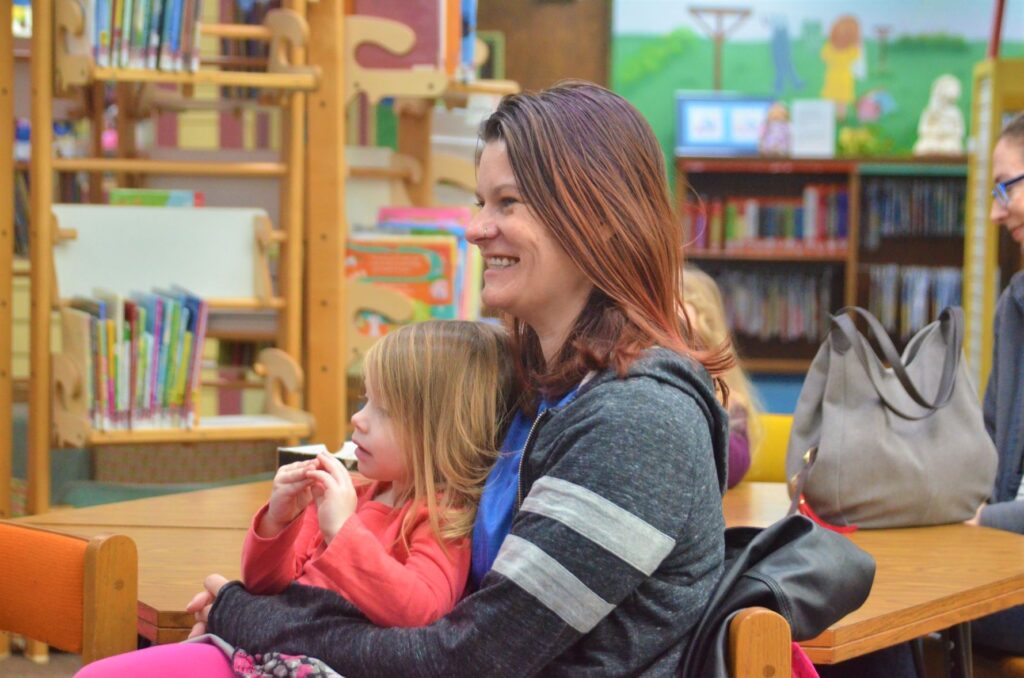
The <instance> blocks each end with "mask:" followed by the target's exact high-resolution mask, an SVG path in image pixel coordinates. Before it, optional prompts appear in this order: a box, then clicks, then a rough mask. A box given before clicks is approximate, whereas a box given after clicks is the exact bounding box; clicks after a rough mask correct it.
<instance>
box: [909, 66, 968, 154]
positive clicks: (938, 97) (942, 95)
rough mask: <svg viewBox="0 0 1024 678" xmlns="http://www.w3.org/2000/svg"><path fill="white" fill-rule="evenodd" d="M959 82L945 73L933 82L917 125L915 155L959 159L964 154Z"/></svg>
mask: <svg viewBox="0 0 1024 678" xmlns="http://www.w3.org/2000/svg"><path fill="white" fill-rule="evenodd" d="M959 100H960V81H959V80H958V79H957V78H956V76H954V75H950V74H949V73H946V74H944V75H940V76H939V77H937V78H935V82H933V83H932V94H931V96H930V97H929V98H928V105H927V106H925V108H924V110H923V111H921V119H920V121H918V123H917V143H916V144H914V155H960V154H962V153H963V152H964V116H963V113H961V112H960V108H959V107H958V106H957V101H959Z"/></svg>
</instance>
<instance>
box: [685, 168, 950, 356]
mask: <svg viewBox="0 0 1024 678" xmlns="http://www.w3.org/2000/svg"><path fill="white" fill-rule="evenodd" d="M675 169H676V182H677V184H676V200H677V204H678V207H679V211H680V214H686V213H687V212H688V211H691V210H692V209H693V208H694V206H695V205H696V206H697V207H698V209H700V210H702V211H703V213H704V214H707V213H708V212H709V210H710V205H711V203H712V202H714V201H716V200H724V199H727V198H733V199H741V200H745V199H748V198H760V199H764V198H772V199H774V198H783V199H790V200H794V201H795V200H799V199H800V198H801V196H802V195H803V191H804V188H805V187H806V186H807V185H809V184H814V185H823V186H832V187H836V188H837V189H841V190H845V192H846V194H847V198H846V205H845V209H846V214H845V222H846V242H845V246H843V245H837V244H834V243H833V244H832V245H830V246H829V247H817V246H816V247H801V246H799V245H791V246H788V247H786V246H773V247H731V248H718V249H714V248H709V249H698V248H694V247H688V248H687V250H686V259H687V261H688V262H691V263H693V264H695V265H697V266H698V267H701V268H704V269H705V270H707V271H708V272H709V273H711V274H712V275H713V276H714V275H715V274H716V273H721V272H724V271H742V270H763V271H772V272H802V273H805V274H807V275H810V276H815V275H821V276H822V278H823V279H827V278H825V271H826V270H828V271H830V275H831V281H832V282H831V300H832V304H831V305H832V308H831V309H830V310H831V311H835V310H838V309H839V308H840V307H842V306H845V305H854V304H860V305H867V303H868V299H867V280H868V277H867V272H866V270H865V267H866V266H869V265H873V264H881V263H894V264H899V265H945V266H959V265H960V262H961V261H962V259H963V238H962V236H957V237H950V238H922V237H909V238H908V237H894V238H883V239H882V242H881V243H880V246H879V247H878V248H877V249H868V248H865V247H864V245H863V242H862V237H861V236H862V229H863V214H862V201H863V199H864V190H863V184H864V182H865V181H869V180H873V179H875V178H878V177H882V178H892V179H893V180H900V179H903V178H918V179H922V180H926V181H927V180H928V179H929V178H932V177H937V178H949V177H964V176H965V175H966V166H965V164H964V159H962V158H936V159H916V158H915V159H865V160H857V159H821V160H818V159H790V158H785V159H780V158H698V157H678V158H676V160H675ZM698 196H699V197H698ZM736 342H737V345H738V348H739V350H740V353H741V355H742V356H743V364H744V367H746V368H747V369H748V370H750V371H752V372H761V373H791V374H801V373H804V372H806V370H807V368H808V367H809V366H810V362H811V359H812V358H813V357H814V355H815V353H816V352H817V350H818V347H819V345H820V341H819V340H818V339H817V338H814V339H800V340H792V341H782V340H779V339H769V340H763V339H760V338H758V337H754V336H749V335H745V334H743V333H739V332H738V333H737V334H736Z"/></svg>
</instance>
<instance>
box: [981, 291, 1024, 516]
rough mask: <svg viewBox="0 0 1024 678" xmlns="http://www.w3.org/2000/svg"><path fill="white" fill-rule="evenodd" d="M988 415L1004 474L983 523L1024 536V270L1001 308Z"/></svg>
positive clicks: (999, 473)
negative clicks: (1021, 496) (1022, 495)
mask: <svg viewBox="0 0 1024 678" xmlns="http://www.w3.org/2000/svg"><path fill="white" fill-rule="evenodd" d="M984 411H985V428H987V429H988V433H989V435H990V436H992V440H993V442H995V444H996V450H997V451H998V452H999V470H998V471H997V472H996V483H995V487H994V488H993V491H992V499H991V502H992V503H991V504H989V505H988V506H986V507H985V509H984V510H983V511H982V512H981V524H982V525H985V526H987V527H997V528H999V529H1001V530H1007V531H1010V532H1016V533H1018V534H1024V501H1015V499H1016V498H1017V490H1018V488H1019V487H1020V480H1021V471H1022V468H1021V467H1022V463H1024V271H1021V272H1019V273H1017V274H1015V275H1014V276H1013V278H1012V279H1011V280H1010V284H1009V286H1008V287H1007V288H1006V289H1005V290H1003V293H1002V295H1001V296H1000V297H999V304H998V306H997V307H996V320H995V347H994V349H993V351H992V372H991V373H990V374H989V377H988V385H987V386H986V387H985V409H984Z"/></svg>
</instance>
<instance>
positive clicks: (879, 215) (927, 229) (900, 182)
mask: <svg viewBox="0 0 1024 678" xmlns="http://www.w3.org/2000/svg"><path fill="white" fill-rule="evenodd" d="M863 185H864V192H863V196H864V199H863V204H862V207H861V213H862V214H863V217H862V223H863V225H864V228H863V229H862V231H863V235H862V241H863V243H864V247H866V248H867V249H869V250H876V249H878V248H879V247H880V246H881V240H882V238H898V237H907V236H924V237H937V238H942V237H962V236H963V234H964V205H965V203H966V197H967V196H966V194H967V185H966V183H965V182H964V180H963V179H958V178H934V177H930V178H927V179H925V178H920V179H904V178H893V177H884V178H882V177H879V178H866V179H864V182H863Z"/></svg>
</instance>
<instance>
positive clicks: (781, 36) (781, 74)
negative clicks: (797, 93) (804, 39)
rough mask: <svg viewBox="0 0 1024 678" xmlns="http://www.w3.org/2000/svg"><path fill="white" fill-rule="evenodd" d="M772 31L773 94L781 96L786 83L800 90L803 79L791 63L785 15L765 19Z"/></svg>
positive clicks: (791, 57) (790, 46)
mask: <svg viewBox="0 0 1024 678" xmlns="http://www.w3.org/2000/svg"><path fill="white" fill-rule="evenodd" d="M765 23H767V24H768V27H769V28H771V31H772V62H773V63H774V64H775V96H776V97H781V96H782V95H783V93H784V92H785V91H786V83H787V82H788V83H789V85H790V86H791V87H792V88H793V89H794V90H802V89H803V88H804V81H803V80H801V79H800V75H799V74H798V73H797V72H796V66H794V65H793V46H792V43H791V42H790V40H789V26H788V25H787V22H786V17H784V16H782V15H779V14H773V15H772V16H770V17H768V18H767V19H766V20H765Z"/></svg>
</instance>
